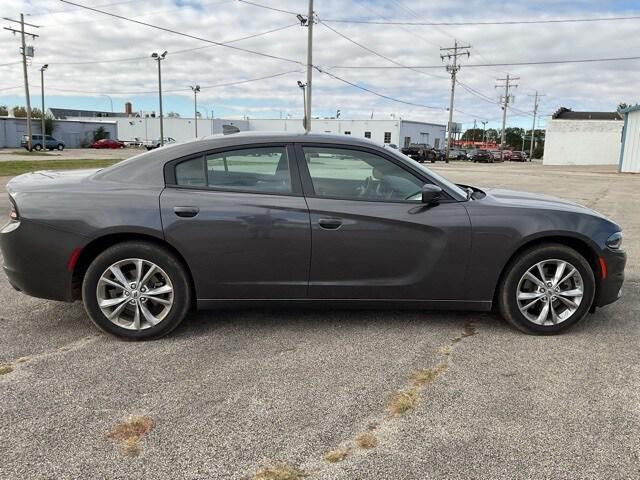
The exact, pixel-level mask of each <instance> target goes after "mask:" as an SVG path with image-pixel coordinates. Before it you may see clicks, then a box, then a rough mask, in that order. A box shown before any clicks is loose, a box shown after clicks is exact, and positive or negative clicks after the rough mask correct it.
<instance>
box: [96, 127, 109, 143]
mask: <svg viewBox="0 0 640 480" xmlns="http://www.w3.org/2000/svg"><path fill="white" fill-rule="evenodd" d="M103 138H109V134H108V133H107V131H106V130H105V128H104V127H98V128H96V129H95V130H94V131H93V141H94V142H97V141H98V140H102V139H103Z"/></svg>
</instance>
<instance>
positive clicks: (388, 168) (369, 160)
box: [304, 147, 424, 201]
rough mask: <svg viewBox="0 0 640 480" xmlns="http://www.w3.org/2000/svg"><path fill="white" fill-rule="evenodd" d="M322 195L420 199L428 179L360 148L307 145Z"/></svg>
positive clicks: (309, 162) (315, 186) (318, 192)
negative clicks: (423, 186) (424, 180)
mask: <svg viewBox="0 0 640 480" xmlns="http://www.w3.org/2000/svg"><path fill="white" fill-rule="evenodd" d="M304 154H305V158H306V161H307V165H308V167H309V173H310V175H311V181H312V183H313V189H314V190H315V193H316V195H317V196H319V197H329V198H341V199H347V200H366V201H389V200H391V201H397V200H415V201H420V199H421V192H422V185H423V184H424V182H423V181H422V180H420V179H419V178H418V177H416V176H414V175H413V174H412V173H410V172H408V171H407V170H405V169H404V168H402V167H400V166H398V165H396V164H395V163H393V162H392V161H390V160H387V159H386V158H384V157H381V156H378V155H375V154H371V153H368V152H363V151H360V150H351V149H341V148H327V147H304Z"/></svg>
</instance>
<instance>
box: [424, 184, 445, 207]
mask: <svg viewBox="0 0 640 480" xmlns="http://www.w3.org/2000/svg"><path fill="white" fill-rule="evenodd" d="M441 194H442V189H441V188H440V187H439V186H437V185H432V184H430V183H427V184H426V185H423V186H422V203H426V204H427V205H433V204H436V203H438V202H439V201H440V195H441Z"/></svg>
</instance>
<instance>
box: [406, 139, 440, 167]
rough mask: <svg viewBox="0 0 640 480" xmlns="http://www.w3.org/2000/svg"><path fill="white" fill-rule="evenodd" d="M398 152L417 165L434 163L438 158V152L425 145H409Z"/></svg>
mask: <svg viewBox="0 0 640 480" xmlns="http://www.w3.org/2000/svg"><path fill="white" fill-rule="evenodd" d="M400 151H401V152H402V153H404V154H405V155H406V156H407V157H409V158H413V159H414V160H416V161H417V162H418V163H424V162H426V161H430V162H431V163H434V162H435V161H436V160H438V157H439V153H438V151H437V150H436V149H434V148H433V147H431V146H430V145H427V144H426V143H411V144H409V146H408V147H403V148H402V149H400Z"/></svg>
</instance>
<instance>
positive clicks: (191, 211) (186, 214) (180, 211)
mask: <svg viewBox="0 0 640 480" xmlns="http://www.w3.org/2000/svg"><path fill="white" fill-rule="evenodd" d="M198 212H200V209H199V208H198V207H173V213H175V214H176V215H177V216H179V217H183V218H191V217H195V216H196V215H198Z"/></svg>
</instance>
